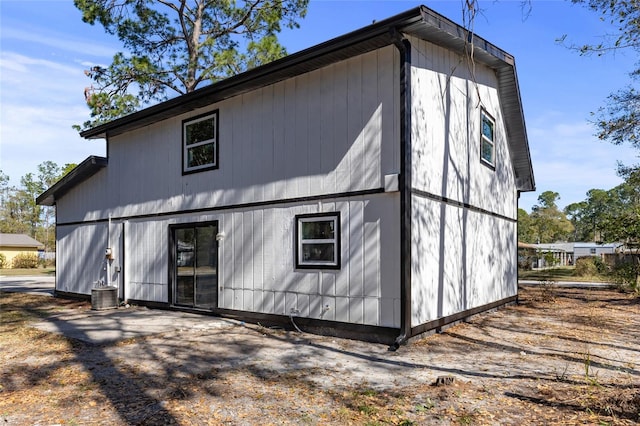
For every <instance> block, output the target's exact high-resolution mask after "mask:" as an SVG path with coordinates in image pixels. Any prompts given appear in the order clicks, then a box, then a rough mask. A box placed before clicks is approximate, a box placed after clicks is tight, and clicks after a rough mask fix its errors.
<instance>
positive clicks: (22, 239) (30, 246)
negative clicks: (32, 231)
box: [0, 234, 44, 268]
mask: <svg viewBox="0 0 640 426" xmlns="http://www.w3.org/2000/svg"><path fill="white" fill-rule="evenodd" d="M42 250H44V244H42V243H41V242H39V241H36V240H35V239H33V238H31V237H30V236H28V235H26V234H0V253H1V254H3V255H4V258H5V264H6V266H7V267H9V268H10V267H11V266H12V265H13V258H14V257H16V256H17V255H19V254H22V253H31V254H35V255H38V252H39V251H42Z"/></svg>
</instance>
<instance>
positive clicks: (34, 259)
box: [13, 253, 38, 269]
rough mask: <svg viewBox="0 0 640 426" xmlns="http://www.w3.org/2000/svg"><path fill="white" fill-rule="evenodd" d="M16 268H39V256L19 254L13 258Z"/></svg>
mask: <svg viewBox="0 0 640 426" xmlns="http://www.w3.org/2000/svg"><path fill="white" fill-rule="evenodd" d="M13 267H14V268H27V269H33V268H37V267H38V256H37V255H36V254H35V253H19V254H18V255H16V257H14V258H13Z"/></svg>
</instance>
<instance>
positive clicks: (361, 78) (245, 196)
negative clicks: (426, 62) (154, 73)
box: [58, 46, 399, 223]
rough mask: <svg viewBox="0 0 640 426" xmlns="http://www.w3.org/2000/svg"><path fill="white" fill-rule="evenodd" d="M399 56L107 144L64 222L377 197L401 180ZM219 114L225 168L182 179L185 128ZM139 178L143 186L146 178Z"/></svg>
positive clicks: (339, 67) (333, 70)
mask: <svg viewBox="0 0 640 426" xmlns="http://www.w3.org/2000/svg"><path fill="white" fill-rule="evenodd" d="M395 50H396V49H395V48H394V47H392V46H389V47H385V48H383V49H380V50H377V51H372V52H369V53H366V54H364V55H361V56H356V57H354V58H350V59H347V60H344V61H340V62H337V63H335V64H332V65H329V66H327V67H324V68H321V69H318V70H315V71H312V72H309V73H306V74H302V75H300V76H297V77H294V78H290V79H287V80H284V81H281V82H278V83H275V84H273V85H270V86H267V87H264V88H260V89H256V90H253V91H250V92H248V93H245V94H242V95H238V96H236V97H233V98H230V99H227V100H224V101H221V102H219V103H217V104H214V105H211V106H209V107H205V108H200V109H198V110H195V111H193V112H191V113H189V114H183V115H181V116H178V117H174V118H171V119H167V120H164V121H161V122H158V123H154V124H152V125H149V126H146V127H144V128H141V129H137V130H134V131H131V132H128V133H125V134H122V135H118V136H114V137H111V138H109V141H108V144H109V150H108V151H109V164H108V166H107V167H106V169H105V170H102V171H101V172H99V173H98V174H96V175H94V176H92V177H91V178H89V179H87V181H85V182H84V183H83V184H82V185H78V186H76V187H75V188H73V189H72V190H71V191H70V192H69V193H68V194H66V195H65V197H64V198H63V199H62V200H60V202H59V217H58V219H59V221H60V222H62V223H65V222H74V221H83V220H96V219H106V217H107V216H108V215H109V214H111V216H112V217H114V218H125V217H131V216H139V215H147V214H154V213H161V212H176V213H177V212H179V211H181V210H187V209H200V208H206V207H219V206H221V205H235V204H243V203H251V202H263V201H270V200H277V199H284V198H298V197H306V196H315V195H322V194H333V193H340V192H345V191H360V190H366V189H374V188H380V187H381V186H382V185H383V177H384V175H386V174H391V173H398V172H399V158H398V152H397V151H398V139H399V136H398V135H399V123H398V117H397V116H398V114H399V100H398V97H399V87H398V85H399V84H398V81H397V77H398V76H397V68H398V67H397V61H398V55H397V53H396V52H395ZM213 110H218V117H219V123H218V124H219V146H218V148H219V168H218V169H215V170H209V171H205V172H200V173H192V174H188V175H184V176H183V175H182V121H183V120H185V119H188V118H190V117H194V116H196V115H199V114H203V113H207V112H210V111H213ZM141 177H142V178H141Z"/></svg>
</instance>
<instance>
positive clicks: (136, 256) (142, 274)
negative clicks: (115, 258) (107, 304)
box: [125, 220, 169, 303]
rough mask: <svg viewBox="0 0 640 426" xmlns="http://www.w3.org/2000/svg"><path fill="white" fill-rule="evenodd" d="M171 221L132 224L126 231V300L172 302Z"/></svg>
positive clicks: (147, 221) (131, 222)
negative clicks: (169, 224)
mask: <svg viewBox="0 0 640 426" xmlns="http://www.w3.org/2000/svg"><path fill="white" fill-rule="evenodd" d="M168 223H169V222H168V221H167V220H153V221H151V220H146V221H130V222H129V223H128V224H127V226H126V228H125V251H126V254H125V279H126V282H125V298H127V299H136V300H144V301H149V302H161V303H168V302H169V282H168V279H169V270H168V268H169V228H168Z"/></svg>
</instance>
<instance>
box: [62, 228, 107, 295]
mask: <svg viewBox="0 0 640 426" xmlns="http://www.w3.org/2000/svg"><path fill="white" fill-rule="evenodd" d="M56 233H57V244H56V290H58V291H63V292H68V293H78V294H85V295H89V294H91V289H92V288H93V287H94V286H95V285H96V283H97V282H98V281H103V282H106V281H107V272H106V263H105V254H104V251H105V249H106V248H107V234H108V229H107V224H106V223H100V224H87V225H79V226H59V227H58V228H57V229H56ZM79 259H82V261H79Z"/></svg>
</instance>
